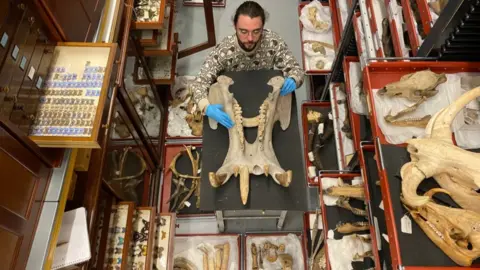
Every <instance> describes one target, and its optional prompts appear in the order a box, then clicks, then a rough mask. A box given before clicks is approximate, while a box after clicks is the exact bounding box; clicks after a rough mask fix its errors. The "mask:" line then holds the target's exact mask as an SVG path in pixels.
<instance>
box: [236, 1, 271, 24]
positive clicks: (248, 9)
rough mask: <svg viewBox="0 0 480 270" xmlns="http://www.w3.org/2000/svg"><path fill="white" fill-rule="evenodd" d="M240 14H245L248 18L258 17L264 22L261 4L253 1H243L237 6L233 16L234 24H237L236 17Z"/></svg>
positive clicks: (263, 11)
mask: <svg viewBox="0 0 480 270" xmlns="http://www.w3.org/2000/svg"><path fill="white" fill-rule="evenodd" d="M240 15H246V16H248V17H250V18H256V17H260V18H261V19H262V23H263V24H265V19H266V18H265V10H263V8H262V6H260V5H259V4H258V3H257V2H255V1H245V2H243V3H242V4H241V5H240V6H239V7H238V8H237V11H236V12H235V16H234V17H233V24H234V25H237V22H238V17H239V16H240Z"/></svg>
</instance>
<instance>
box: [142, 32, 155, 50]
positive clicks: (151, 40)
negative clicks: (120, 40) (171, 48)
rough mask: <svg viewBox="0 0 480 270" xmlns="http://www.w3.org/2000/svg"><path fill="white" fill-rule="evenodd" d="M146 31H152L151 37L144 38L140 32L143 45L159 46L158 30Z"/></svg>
mask: <svg viewBox="0 0 480 270" xmlns="http://www.w3.org/2000/svg"><path fill="white" fill-rule="evenodd" d="M144 31H152V37H151V38H143V36H142V34H143V32H142V33H141V34H140V37H139V42H140V45H141V46H142V47H150V46H157V45H158V32H159V31H158V30H144Z"/></svg>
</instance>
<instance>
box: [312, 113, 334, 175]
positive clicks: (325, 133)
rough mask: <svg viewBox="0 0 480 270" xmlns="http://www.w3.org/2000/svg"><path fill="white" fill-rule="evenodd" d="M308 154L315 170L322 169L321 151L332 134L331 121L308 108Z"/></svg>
mask: <svg viewBox="0 0 480 270" xmlns="http://www.w3.org/2000/svg"><path fill="white" fill-rule="evenodd" d="M307 122H308V125H309V128H308V129H309V131H308V155H309V159H310V161H311V162H312V163H313V165H314V166H315V167H316V169H317V170H322V169H323V165H322V162H321V152H322V148H323V146H324V145H325V142H326V141H327V140H328V139H330V138H331V137H332V135H333V121H332V120H330V119H329V118H328V117H325V116H324V115H322V114H321V113H320V112H316V111H314V110H308V113H307Z"/></svg>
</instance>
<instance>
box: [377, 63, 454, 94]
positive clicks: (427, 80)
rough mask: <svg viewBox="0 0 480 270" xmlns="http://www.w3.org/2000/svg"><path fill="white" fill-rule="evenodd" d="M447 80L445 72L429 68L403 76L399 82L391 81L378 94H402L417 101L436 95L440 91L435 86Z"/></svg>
mask: <svg viewBox="0 0 480 270" xmlns="http://www.w3.org/2000/svg"><path fill="white" fill-rule="evenodd" d="M446 81H447V77H446V76H445V74H437V73H434V72H432V71H430V70H428V69H427V70H422V71H418V72H415V73H410V74H407V75H404V76H402V78H400V80H399V81H398V82H393V83H389V84H387V85H386V86H385V87H383V88H382V89H380V90H379V91H378V94H380V95H387V96H389V97H396V96H401V97H404V98H406V99H408V100H410V101H414V102H417V101H419V100H421V99H422V98H424V97H427V98H428V97H432V96H434V95H436V94H437V92H438V91H437V90H435V88H437V86H438V85H439V84H441V83H444V82H446Z"/></svg>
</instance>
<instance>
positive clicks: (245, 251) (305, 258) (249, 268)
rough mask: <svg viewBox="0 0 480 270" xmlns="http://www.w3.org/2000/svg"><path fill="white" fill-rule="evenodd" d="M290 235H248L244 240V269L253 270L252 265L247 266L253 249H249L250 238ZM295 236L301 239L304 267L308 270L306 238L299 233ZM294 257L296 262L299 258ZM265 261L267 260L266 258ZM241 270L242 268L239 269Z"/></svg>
mask: <svg viewBox="0 0 480 270" xmlns="http://www.w3.org/2000/svg"><path fill="white" fill-rule="evenodd" d="M287 235H288V233H266V234H260V233H259V234H257V233H255V234H253V233H247V234H246V235H245V238H244V242H243V255H244V258H243V264H244V269H245V270H251V269H252V267H250V265H247V253H250V252H251V250H250V248H251V247H249V246H248V247H247V239H248V238H255V237H272V236H287ZM295 235H297V236H298V237H299V240H300V245H301V246H302V255H303V258H302V259H303V265H304V266H305V267H304V270H307V265H308V263H307V256H306V253H305V252H306V251H305V243H304V239H305V237H304V236H303V235H302V234H299V233H295ZM257 250H258V246H257ZM292 257H293V260H296V259H298V258H296V257H294V256H292ZM264 261H265V258H264ZM239 269H241V268H239ZM298 270H302V269H298Z"/></svg>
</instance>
